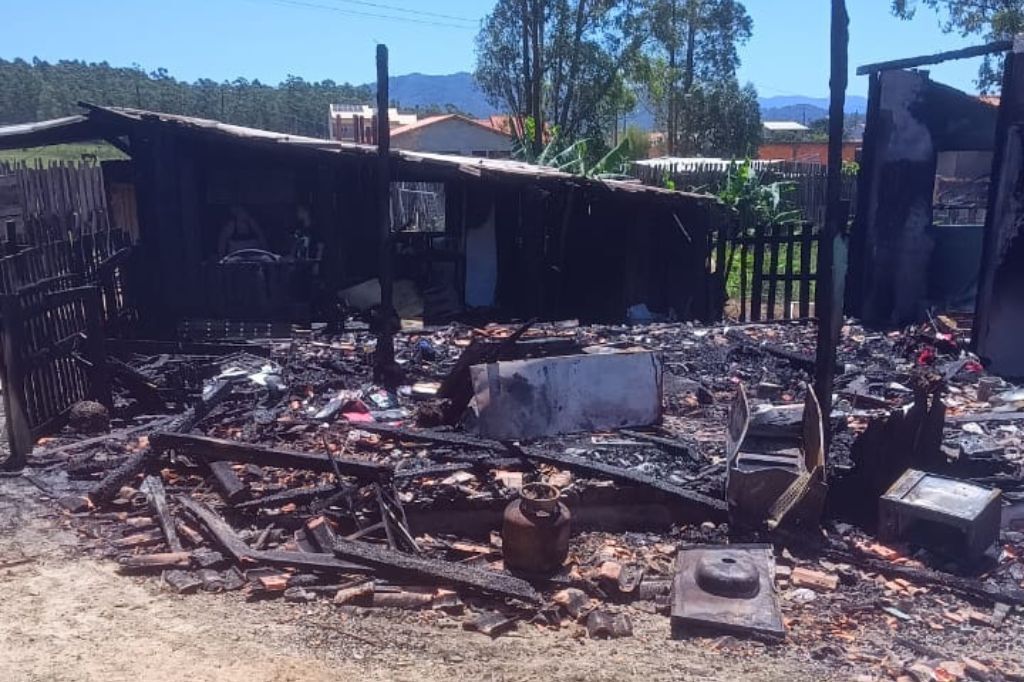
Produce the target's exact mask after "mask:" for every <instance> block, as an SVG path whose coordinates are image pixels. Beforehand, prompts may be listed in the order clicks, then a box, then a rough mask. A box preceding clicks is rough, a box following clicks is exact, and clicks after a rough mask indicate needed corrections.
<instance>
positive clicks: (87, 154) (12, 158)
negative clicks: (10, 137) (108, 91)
mask: <svg viewBox="0 0 1024 682" xmlns="http://www.w3.org/2000/svg"><path fill="white" fill-rule="evenodd" d="M127 158H128V157H127V156H125V155H124V154H122V153H121V151H120V150H119V149H117V148H116V147H114V146H113V145H110V144H107V143H106V142H81V143H75V144H55V145H51V146H49V147H31V148H29V149H4V150H0V162H8V163H22V162H24V163H27V164H29V165H30V166H31V165H35V164H36V163H37V162H41V163H42V164H43V165H46V164H47V163H49V162H51V161H93V160H95V161H96V162H99V161H111V160H117V159H127Z"/></svg>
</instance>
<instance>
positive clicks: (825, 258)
mask: <svg viewBox="0 0 1024 682" xmlns="http://www.w3.org/2000/svg"><path fill="white" fill-rule="evenodd" d="M849 42H850V16H849V15H848V14H847V13H846V1H845V0H832V76H831V78H830V81H829V86H830V89H831V101H830V103H829V118H828V182H827V184H826V208H825V229H823V230H822V232H821V241H820V242H819V244H818V291H817V301H816V304H815V306H816V308H817V317H818V349H817V356H816V362H815V366H816V367H815V373H814V374H815V376H814V392H815V394H817V395H818V396H821V398H820V399H821V401H822V402H823V405H824V409H826V410H827V411H828V412H831V409H832V382H833V380H834V379H835V368H836V346H837V344H838V343H839V328H840V325H841V324H842V319H843V283H842V282H841V281H838V282H837V281H836V280H837V277H836V263H835V246H836V237H837V236H838V235H839V228H840V225H841V224H842V222H843V221H845V219H846V215H845V212H844V210H843V208H844V207H843V202H842V196H841V190H842V172H843V110H844V107H845V104H846V85H847V61H848V54H847V50H848V47H849ZM828 412H826V414H827V413H828ZM825 441H826V453H827V451H828V444H829V442H830V441H831V431H828V432H826V434H825Z"/></svg>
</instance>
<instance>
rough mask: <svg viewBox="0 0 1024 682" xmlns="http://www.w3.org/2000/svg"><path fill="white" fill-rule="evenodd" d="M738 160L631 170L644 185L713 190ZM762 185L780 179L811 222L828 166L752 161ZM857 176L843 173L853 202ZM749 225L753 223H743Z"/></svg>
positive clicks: (818, 220)
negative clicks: (670, 183) (671, 185)
mask: <svg viewBox="0 0 1024 682" xmlns="http://www.w3.org/2000/svg"><path fill="white" fill-rule="evenodd" d="M736 163H739V162H726V161H721V160H717V159H681V160H679V161H678V162H675V163H666V164H662V165H647V164H634V165H633V169H632V173H633V175H634V176H635V177H637V178H639V179H640V181H641V182H643V183H644V184H645V185H657V186H663V185H664V184H665V182H666V181H671V182H672V183H673V184H674V186H675V188H676V189H678V190H689V191H700V192H707V193H710V194H717V193H718V192H720V191H721V190H722V189H723V188H724V187H725V185H726V181H727V180H728V177H729V173H730V172H731V169H732V168H733V167H734V165H735V164H736ZM751 165H752V167H753V170H754V172H756V173H757V176H758V180H759V182H760V183H761V184H762V185H765V184H770V183H775V182H784V183H787V185H788V186H789V189H788V190H786V191H785V192H784V194H783V198H784V199H785V200H786V203H788V204H789V205H790V206H791V207H792V208H793V209H794V210H799V211H800V214H801V219H802V220H804V221H807V222H811V223H814V224H815V225H823V224H824V222H825V203H826V202H825V185H826V179H827V176H828V167H827V166H823V165H821V164H817V163H800V162H796V161H752V162H751ZM856 195H857V176H856V175H854V174H852V173H845V174H844V175H843V187H842V198H843V199H844V200H847V201H849V202H850V205H851V206H856V205H857V202H856V198H857V197H856ZM743 227H744V228H748V229H751V228H753V227H754V226H753V225H744V226H743Z"/></svg>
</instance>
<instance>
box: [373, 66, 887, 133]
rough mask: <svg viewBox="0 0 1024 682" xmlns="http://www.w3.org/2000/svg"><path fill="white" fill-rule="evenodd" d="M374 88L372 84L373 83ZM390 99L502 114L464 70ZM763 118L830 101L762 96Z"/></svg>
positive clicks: (422, 81) (790, 117)
mask: <svg viewBox="0 0 1024 682" xmlns="http://www.w3.org/2000/svg"><path fill="white" fill-rule="evenodd" d="M371 85H372V84H371ZM388 88H389V90H390V96H391V100H392V101H393V102H397V103H398V105H399V107H400V108H403V109H416V108H426V107H442V108H443V107H445V106H448V105H451V106H452V107H454V108H455V109H456V110H457V111H461V112H464V113H466V114H470V115H472V116H475V117H477V118H484V117H486V116H490V115H491V114H497V113H501V112H500V111H499V110H498V109H496V108H495V107H494V106H492V105H491V104H490V103H489V102H488V101H487V96H486V95H484V93H483V92H482V91H481V90H480V88H479V87H478V86H477V84H476V81H474V80H473V74H471V73H467V72H465V71H461V72H459V73H452V74H448V75H442V76H431V75H427V74H422V73H410V74H406V75H404V76H392V77H391V79H390V80H389V81H388ZM758 101H759V103H760V105H761V116H762V117H763V118H764V120H766V121H798V122H800V123H810V122H812V121H817V120H819V119H822V118H825V117H827V116H828V98H825V97H805V96H801V95H786V96H776V97H762V98H760V99H759V100H758ZM642 109H643V107H638V110H637V111H636V112H634V114H632V115H631V116H630V117H629V119H630V123H632V124H633V125H636V126H639V127H641V128H646V129H650V128H652V127H653V118H652V116H651V115H650V114H649V113H648V112H645V111H643V110H642ZM866 110H867V98H865V97H861V96H859V95H853V96H849V97H847V98H846V113H847V114H863V113H864V112H865V111H866Z"/></svg>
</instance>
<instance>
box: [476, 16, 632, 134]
mask: <svg viewBox="0 0 1024 682" xmlns="http://www.w3.org/2000/svg"><path fill="white" fill-rule="evenodd" d="M641 8H642V0H498V2H497V4H496V5H495V7H494V9H493V11H492V12H491V13H490V14H489V15H488V16H487V17H486V19H484V23H483V27H482V28H481V30H480V33H479V34H478V36H477V47H476V51H477V66H476V74H475V75H476V80H477V83H478V84H479V85H480V87H481V89H482V90H483V91H484V93H485V94H486V95H487V96H488V99H489V100H490V101H491V103H492V104H493V105H494V106H496V107H501V108H504V109H505V110H506V111H507V112H508V113H510V114H513V115H515V116H521V117H523V118H527V119H530V120H532V121H533V125H532V126H531V128H530V129H531V131H532V138H531V140H530V141H529V142H530V144H531V146H532V147H533V153H534V154H539V152H540V150H541V148H542V147H543V145H544V135H545V130H548V131H557V134H558V135H559V136H561V137H562V138H563V139H566V140H571V139H575V138H576V137H578V136H579V135H581V134H583V133H586V134H588V135H594V134H597V135H600V136H601V139H602V140H603V137H604V133H605V132H607V130H608V123H609V121H610V120H614V117H615V115H616V114H617V113H622V110H621V107H623V106H628V104H629V101H630V97H628V96H625V94H624V93H625V88H624V87H622V86H623V78H622V76H623V73H624V69H625V66H626V65H627V63H628V62H629V61H630V60H631V59H632V57H633V56H634V55H635V54H636V53H637V51H638V49H639V47H640V45H641V43H642V42H643V39H644V36H643V33H642V32H641V31H640V27H641V26H642V25H643V24H642V18H641V16H642V15H641V13H640V12H639V10H640V9H641Z"/></svg>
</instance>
